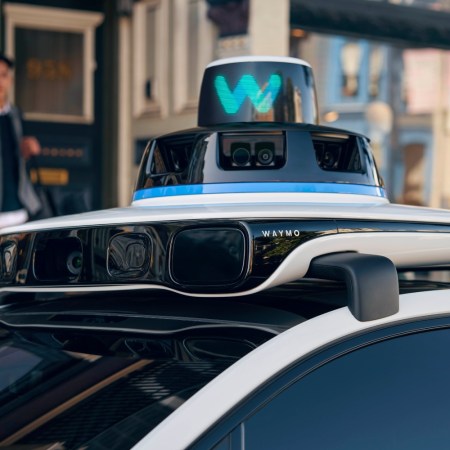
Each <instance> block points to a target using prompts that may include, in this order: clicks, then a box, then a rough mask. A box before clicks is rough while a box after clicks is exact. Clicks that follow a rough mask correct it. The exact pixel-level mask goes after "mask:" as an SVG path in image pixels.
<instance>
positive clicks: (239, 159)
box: [231, 147, 251, 166]
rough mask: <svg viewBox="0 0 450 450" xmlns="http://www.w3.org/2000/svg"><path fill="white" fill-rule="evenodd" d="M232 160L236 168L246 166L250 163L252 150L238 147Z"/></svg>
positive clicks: (232, 154) (233, 153) (232, 155)
mask: <svg viewBox="0 0 450 450" xmlns="http://www.w3.org/2000/svg"><path fill="white" fill-rule="evenodd" d="M231 159H232V160H233V163H234V164H236V166H246V165H248V164H249V163H250V159H251V154H250V149H249V148H246V147H236V148H235V149H234V150H233V152H232V153H231Z"/></svg>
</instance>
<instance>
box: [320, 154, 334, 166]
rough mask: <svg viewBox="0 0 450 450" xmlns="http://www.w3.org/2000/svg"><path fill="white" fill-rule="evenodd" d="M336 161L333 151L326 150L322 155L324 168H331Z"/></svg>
mask: <svg viewBox="0 0 450 450" xmlns="http://www.w3.org/2000/svg"><path fill="white" fill-rule="evenodd" d="M335 163H336V158H335V156H334V153H333V152H330V151H326V152H325V153H324V155H323V159H322V164H323V167H324V168H325V169H332V168H333V166H334V164H335Z"/></svg>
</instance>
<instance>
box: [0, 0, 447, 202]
mask: <svg viewBox="0 0 450 450" xmlns="http://www.w3.org/2000/svg"><path fill="white" fill-rule="evenodd" d="M449 23H450V0H389V1H388V0H341V1H340V2H335V1H334V0H314V1H313V0H277V1H273V0H135V1H133V0H40V1H37V0H10V1H3V0H1V1H0V27H1V29H0V51H1V52H4V53H5V54H6V55H9V56H10V57H12V58H14V60H15V63H16V64H15V85H14V91H13V94H12V101H13V103H14V104H16V105H17V106H19V107H20V109H21V111H22V113H23V116H24V125H25V132H26V134H28V135H32V136H36V137H37V138H38V140H39V142H40V144H41V147H42V151H41V154H40V155H39V157H38V158H37V161H38V164H37V167H30V171H31V178H32V180H34V181H36V179H39V180H40V182H41V183H43V184H45V185H47V186H50V187H52V188H54V189H58V190H62V191H67V192H71V193H74V194H76V195H79V196H82V198H83V200H84V201H85V202H86V204H87V205H88V209H100V208H104V207H111V206H117V205H120V206H124V205H128V204H129V203H130V201H131V194H132V191H133V187H134V180H135V176H136V173H137V169H138V165H139V161H140V157H141V155H142V152H143V150H144V148H145V146H146V143H147V142H148V140H149V139H151V138H152V137H155V136H158V135H161V134H165V133H168V132H172V131H176V130H180V129H184V128H190V127H194V126H196V124H197V102H198V93H199V88H200V83H201V78H202V74H203V69H204V67H205V66H206V65H207V64H208V63H209V62H211V61H212V60H214V59H218V58H223V57H233V56H243V55H275V56H293V57H297V58H301V59H304V60H306V61H307V62H308V63H310V64H311V66H312V67H313V70H314V73H315V78H316V85H317V96H318V100H319V116H320V121H321V123H322V124H323V125H329V126H335V127H338V128H345V129H349V130H351V131H356V132H360V133H363V134H365V135H367V136H369V138H370V139H371V141H372V146H373V149H374V153H375V157H376V161H377V164H378V167H379V169H380V172H381V174H382V176H383V178H384V180H385V183H386V188H387V192H388V194H389V197H390V199H391V201H393V202H399V203H406V204H412V205H428V206H433V207H443V208H448V207H450V177H449V176H447V171H448V168H449V167H450V154H449V153H450V152H449V150H450V112H449V111H450V52H449V49H450V27H449V25H448V24H449Z"/></svg>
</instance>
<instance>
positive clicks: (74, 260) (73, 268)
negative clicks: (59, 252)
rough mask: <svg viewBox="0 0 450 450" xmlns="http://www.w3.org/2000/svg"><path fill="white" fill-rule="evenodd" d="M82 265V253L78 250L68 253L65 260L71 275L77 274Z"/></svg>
mask: <svg viewBox="0 0 450 450" xmlns="http://www.w3.org/2000/svg"><path fill="white" fill-rule="evenodd" d="M82 265H83V255H82V254H81V252H80V251H78V250H74V251H73V252H71V253H69V256H67V260H66V267H67V270H68V271H69V272H70V273H71V274H72V275H79V274H80V273H81V267H82Z"/></svg>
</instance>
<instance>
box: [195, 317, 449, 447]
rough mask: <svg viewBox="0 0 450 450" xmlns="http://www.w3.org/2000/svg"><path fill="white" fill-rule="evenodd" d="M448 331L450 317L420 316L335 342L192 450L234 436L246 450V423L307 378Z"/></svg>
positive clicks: (271, 384)
mask: <svg viewBox="0 0 450 450" xmlns="http://www.w3.org/2000/svg"><path fill="white" fill-rule="evenodd" d="M446 328H447V329H448V328H450V314H448V315H447V314H446V315H440V316H438V317H433V318H424V317H419V318H417V319H416V320H413V321H409V320H408V321H403V322H400V323H396V324H388V325H384V326H381V327H379V328H376V329H373V328H372V329H369V330H364V331H363V332H359V333H356V334H354V335H350V336H347V337H346V338H343V339H339V340H338V341H336V342H332V343H330V344H329V345H327V346H325V347H322V348H320V349H318V350H317V351H314V352H313V353H311V354H309V355H305V356H304V357H302V358H301V359H299V360H298V361H296V362H295V363H294V364H293V365H291V366H289V367H287V368H286V369H285V370H284V371H283V372H282V373H279V374H278V375H276V376H275V377H273V378H272V379H270V380H267V382H266V383H265V385H264V386H262V387H261V388H260V389H258V390H257V391H255V392H253V393H250V394H249V395H248V396H247V398H246V399H244V400H243V401H242V402H241V403H240V404H238V405H237V406H236V407H235V408H234V409H233V410H232V411H230V412H229V413H228V414H227V415H226V416H225V417H224V418H223V419H222V420H221V421H220V422H218V423H216V424H215V425H214V426H213V427H211V428H210V429H209V430H207V431H206V433H204V434H203V435H202V436H201V437H200V438H199V439H197V440H196V441H195V442H194V443H193V444H192V445H191V446H189V447H188V448H189V450H206V449H212V448H214V446H215V445H217V444H219V443H221V441H222V440H223V439H225V438H226V437H227V436H230V437H233V439H231V438H230V450H243V449H244V448H245V421H246V420H247V419H248V418H249V417H250V416H252V415H253V414H255V413H256V412H257V411H258V410H259V409H261V408H263V407H264V406H265V405H267V404H268V403H269V402H270V401H271V400H272V399H273V398H274V397H276V396H277V395H279V394H280V393H281V392H283V391H284V390H285V389H288V388H289V387H290V386H292V385H293V384H294V383H296V382H297V381H299V380H301V379H302V378H304V377H305V376H307V375H309V374H310V373H312V372H314V371H315V370H317V369H319V368H321V367H323V366H324V365H326V364H327V363H329V362H331V361H333V360H335V359H337V358H340V357H342V356H345V355H348V354H350V353H352V352H354V351H355V350H359V349H362V348H364V347H367V346H369V345H374V344H375V345H376V344H378V343H381V342H384V341H387V340H390V339H395V338H399V337H402V336H407V335H412V334H416V333H421V332H429V331H436V330H442V329H446Z"/></svg>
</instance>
